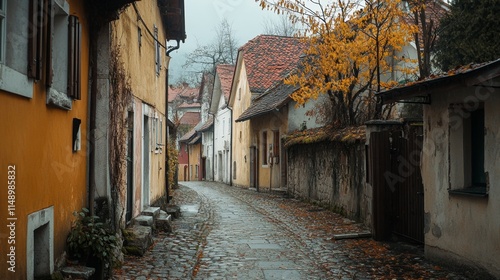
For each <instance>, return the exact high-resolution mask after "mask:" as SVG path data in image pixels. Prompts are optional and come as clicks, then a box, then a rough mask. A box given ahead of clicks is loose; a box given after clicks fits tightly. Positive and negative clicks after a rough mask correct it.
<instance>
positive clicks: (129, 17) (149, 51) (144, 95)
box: [111, 0, 167, 215]
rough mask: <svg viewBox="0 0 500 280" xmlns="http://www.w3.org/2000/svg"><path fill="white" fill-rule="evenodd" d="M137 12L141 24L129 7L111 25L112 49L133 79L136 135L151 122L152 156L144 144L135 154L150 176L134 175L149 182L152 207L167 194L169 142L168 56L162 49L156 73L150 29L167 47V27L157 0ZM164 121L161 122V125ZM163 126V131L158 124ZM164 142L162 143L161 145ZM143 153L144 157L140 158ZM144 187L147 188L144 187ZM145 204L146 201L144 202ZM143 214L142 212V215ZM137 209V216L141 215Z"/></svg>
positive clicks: (138, 197)
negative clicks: (166, 99)
mask: <svg viewBox="0 0 500 280" xmlns="http://www.w3.org/2000/svg"><path fill="white" fill-rule="evenodd" d="M134 4H135V5H136V7H137V11H138V12H139V13H140V17H141V19H142V21H143V22H142V21H140V20H138V14H137V12H136V10H135V9H134V7H133V6H132V5H130V6H129V7H128V8H127V9H126V10H125V11H124V12H123V13H122V14H120V18H119V20H116V21H114V22H112V23H111V27H112V35H111V39H112V45H113V46H116V47H118V48H120V52H121V57H120V60H121V62H122V63H123V66H124V68H125V69H126V75H128V76H129V77H130V80H129V82H130V87H131V90H132V95H133V97H134V103H135V105H134V110H135V112H134V114H135V116H136V118H135V119H134V121H135V123H134V126H135V127H137V128H140V129H137V130H134V133H136V137H137V134H139V135H140V133H141V132H143V131H144V127H143V124H144V122H143V117H142V115H144V116H146V117H148V118H149V121H148V123H149V127H148V131H149V141H150V142H149V145H150V149H149V156H145V155H144V154H143V153H144V152H145V151H144V149H143V147H141V145H138V144H139V143H141V141H136V142H135V143H134V144H135V147H134V149H135V152H134V153H135V154H136V158H135V160H136V162H139V163H140V162H142V164H143V165H144V164H145V163H144V162H143V161H144V158H149V162H148V163H147V164H146V165H145V166H147V167H149V169H148V170H146V171H144V172H149V174H142V175H141V173H135V172H134V176H136V177H143V178H149V195H148V197H149V204H152V203H154V202H155V201H156V200H157V199H158V198H160V197H161V196H163V195H164V194H165V173H164V172H165V154H166V151H163V149H161V148H160V147H161V145H157V144H164V143H165V142H166V141H165V139H164V134H165V133H164V132H165V129H166V125H165V124H166V119H165V112H166V110H165V96H166V66H167V65H166V55H164V54H165V49H164V48H162V47H159V53H160V58H159V62H160V64H161V68H160V71H159V73H157V72H156V51H157V49H156V47H157V44H156V42H155V39H154V38H153V37H152V36H151V35H150V34H149V32H148V29H149V30H150V31H151V32H152V33H155V28H156V29H157V39H158V41H159V42H161V43H162V44H163V45H164V42H165V32H164V25H163V22H162V20H161V15H160V11H159V9H158V3H157V1H154V0H147V1H138V2H135V3H134ZM141 106H146V107H147V108H148V110H147V111H144V112H143V113H142V114H140V113H138V111H139V110H138V109H139V108H140V107H141ZM160 120H161V122H160ZM160 123H161V129H160V127H159V124H160ZM159 142H162V143H159ZM139 153H142V154H139ZM135 171H136V170H135ZM142 187H145V186H144V185H143V186H142ZM134 188H136V192H135V194H136V196H135V201H136V203H137V202H138V201H139V202H142V203H141V205H142V207H144V206H145V205H144V204H145V202H144V201H143V200H142V198H141V195H138V194H139V193H138V190H137V188H139V189H140V188H141V184H136V185H134ZM145 199H146V200H148V199H147V197H146V198H145ZM139 212H140V211H139ZM139 212H138V211H137V209H136V210H135V211H134V215H136V214H139Z"/></svg>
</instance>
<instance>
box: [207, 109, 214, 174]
mask: <svg viewBox="0 0 500 280" xmlns="http://www.w3.org/2000/svg"><path fill="white" fill-rule="evenodd" d="M209 111H210V109H209ZM208 114H209V115H212V119H213V123H212V125H213V126H212V127H213V128H212V166H211V168H212V182H215V168H214V162H215V115H214V114H212V113H210V112H208Z"/></svg>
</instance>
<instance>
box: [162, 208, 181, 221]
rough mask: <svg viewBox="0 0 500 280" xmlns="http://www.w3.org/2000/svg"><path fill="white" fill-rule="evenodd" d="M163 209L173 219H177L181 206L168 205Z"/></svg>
mask: <svg viewBox="0 0 500 280" xmlns="http://www.w3.org/2000/svg"><path fill="white" fill-rule="evenodd" d="M165 210H166V211H167V214H169V215H172V218H173V219H177V218H179V217H180V216H181V208H180V207H179V206H177V205H168V206H167V207H166V209H165Z"/></svg>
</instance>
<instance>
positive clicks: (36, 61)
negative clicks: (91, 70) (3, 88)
mask: <svg viewBox="0 0 500 280" xmlns="http://www.w3.org/2000/svg"><path fill="white" fill-rule="evenodd" d="M29 12H30V15H29V19H30V22H29V24H30V26H33V28H29V32H28V77H30V78H32V79H34V80H36V81H41V82H42V83H44V84H45V85H46V87H47V104H50V105H54V106H57V107H60V108H63V109H67V110H69V109H71V107H72V100H74V99H77V100H79V99H80V98H81V92H80V83H81V81H80V44H81V38H80V29H81V27H80V22H79V20H78V17H76V16H73V15H71V16H70V15H69V6H68V4H67V2H66V1H64V2H62V4H59V2H57V1H56V2H54V1H52V0H30V8H29Z"/></svg>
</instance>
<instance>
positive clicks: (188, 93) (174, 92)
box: [168, 84, 200, 102]
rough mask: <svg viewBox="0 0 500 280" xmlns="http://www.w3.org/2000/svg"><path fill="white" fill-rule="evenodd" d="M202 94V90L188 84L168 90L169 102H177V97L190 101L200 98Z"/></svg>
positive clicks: (171, 87)
mask: <svg viewBox="0 0 500 280" xmlns="http://www.w3.org/2000/svg"><path fill="white" fill-rule="evenodd" d="M199 94H200V88H198V87H195V88H194V87H190V86H189V85H188V84H182V85H180V86H172V85H171V86H169V89H168V102H172V101H174V100H175V98H176V97H177V96H179V97H184V98H188V99H193V98H198V96H199Z"/></svg>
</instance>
